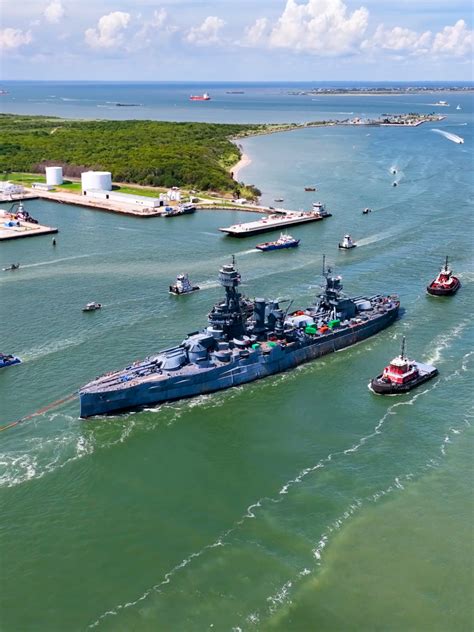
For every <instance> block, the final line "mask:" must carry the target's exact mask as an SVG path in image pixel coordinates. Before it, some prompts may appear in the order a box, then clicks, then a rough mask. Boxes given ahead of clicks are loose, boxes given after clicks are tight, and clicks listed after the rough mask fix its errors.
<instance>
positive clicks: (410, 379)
mask: <svg viewBox="0 0 474 632" xmlns="http://www.w3.org/2000/svg"><path fill="white" fill-rule="evenodd" d="M435 375H438V369H437V368H436V367H435V366H433V365H431V364H423V363H421V362H415V360H409V359H408V358H407V356H406V355H405V337H404V338H403V341H402V349H401V353H400V355H399V356H397V357H396V358H394V359H393V360H392V361H391V362H390V364H389V365H388V366H387V367H385V369H384V370H383V373H381V374H380V375H378V376H377V377H375V378H374V379H373V380H371V382H370V384H369V388H370V390H371V391H373V392H374V393H377V394H378V395H399V394H401V393H408V391H411V389H412V388H415V387H416V386H419V385H420V384H423V382H427V381H428V380H431V378H432V377H434V376H435Z"/></svg>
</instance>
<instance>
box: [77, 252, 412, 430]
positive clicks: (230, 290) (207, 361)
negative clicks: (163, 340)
mask: <svg viewBox="0 0 474 632" xmlns="http://www.w3.org/2000/svg"><path fill="white" fill-rule="evenodd" d="M323 276H324V279H325V287H324V288H323V291H322V293H321V294H320V295H319V296H318V297H317V298H316V300H315V302H314V303H313V304H312V305H310V306H309V307H307V308H305V309H299V310H296V311H292V312H291V313H290V312H289V309H290V306H291V302H290V304H289V306H288V307H287V309H286V310H284V309H283V308H282V307H281V306H280V305H279V303H278V301H272V300H265V299H263V298H255V299H254V300H253V301H249V300H248V299H246V298H244V297H242V295H241V294H240V293H239V291H238V286H239V284H240V282H241V277H240V274H239V272H238V270H237V268H236V266H235V261H234V260H233V261H232V263H229V264H225V265H223V266H222V268H221V269H220V270H219V282H220V284H221V285H222V287H223V288H224V290H225V298H224V300H223V301H221V302H219V303H216V304H215V305H214V306H213V308H212V310H211V312H210V313H209V315H208V325H207V327H205V328H204V329H203V330H201V331H199V332H195V333H191V334H188V335H187V337H186V338H185V339H184V340H183V342H182V343H181V344H179V345H177V346H175V347H171V348H169V349H165V350H163V351H161V352H159V353H157V354H156V355H152V356H150V357H148V358H146V359H145V360H143V361H139V362H135V363H134V364H131V365H130V366H127V367H126V368H125V369H123V370H121V371H116V372H111V373H107V374H106V375H103V376H101V377H98V378H96V379H95V380H93V381H92V382H89V384H86V385H85V386H84V387H83V388H82V389H81V390H80V403H81V417H84V418H86V417H92V416H94V415H106V414H111V413H117V412H120V411H125V410H132V409H136V408H140V407H142V406H148V405H154V404H159V403H161V402H167V401H173V400H178V399H182V398H186V397H193V396H196V395H202V394H204V393H212V392H214V391H219V390H222V389H225V388H230V387H231V386H238V385H240V384H245V383H246V382H252V381H253V380H257V379H259V378H262V377H266V376H268V375H274V374H275V373H279V372H281V371H286V370H287V369H291V368H294V367H296V366H298V365H299V364H302V363H303V362H307V361H310V360H314V359H316V358H319V357H321V356H323V355H325V354H328V353H331V352H333V351H338V350H339V349H343V348H345V347H349V346H351V345H353V344H356V343H357V342H360V341H361V340H364V339H365V338H368V337H369V336H372V335H374V334H376V333H377V332H379V331H381V330H382V329H385V327H388V326H389V325H390V324H391V323H393V321H394V320H395V319H396V318H397V315H398V311H399V307H400V302H399V300H398V297H397V296H394V295H389V296H382V295H380V294H377V295H375V296H370V297H366V296H358V297H354V298H349V297H347V296H345V295H344V294H343V292H342V288H343V286H342V283H341V277H340V276H334V275H332V273H331V270H330V269H327V270H326V268H325V264H324V260H323Z"/></svg>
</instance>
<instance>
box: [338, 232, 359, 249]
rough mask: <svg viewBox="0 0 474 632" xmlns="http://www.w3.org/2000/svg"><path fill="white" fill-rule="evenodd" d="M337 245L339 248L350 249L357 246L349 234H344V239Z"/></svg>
mask: <svg viewBox="0 0 474 632" xmlns="http://www.w3.org/2000/svg"><path fill="white" fill-rule="evenodd" d="M338 245H339V248H341V250H350V249H351V248H356V247H357V244H356V243H354V241H353V239H352V237H351V236H350V235H344V239H343V240H342V242H340V243H339V244H338Z"/></svg>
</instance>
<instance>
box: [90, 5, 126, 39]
mask: <svg viewBox="0 0 474 632" xmlns="http://www.w3.org/2000/svg"><path fill="white" fill-rule="evenodd" d="M129 22H130V13H124V12H123V11H113V12H112V13H109V14H107V15H103V16H102V17H101V18H100V20H99V22H98V24H97V28H90V29H87V30H86V32H85V40H86V43H87V44H89V46H91V47H92V48H115V47H116V46H119V45H120V44H121V43H122V41H123V31H124V30H125V29H126V28H127V26H128V23H129Z"/></svg>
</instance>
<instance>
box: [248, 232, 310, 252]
mask: <svg viewBox="0 0 474 632" xmlns="http://www.w3.org/2000/svg"><path fill="white" fill-rule="evenodd" d="M299 243H300V240H299V239H295V238H294V237H292V236H291V235H287V234H286V233H281V235H280V237H279V238H278V239H277V240H276V241H266V242H264V243H262V244H257V245H256V246H255V248H257V250H261V251H262V252H266V251H267V250H282V249H284V248H296V247H297V246H298V245H299Z"/></svg>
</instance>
